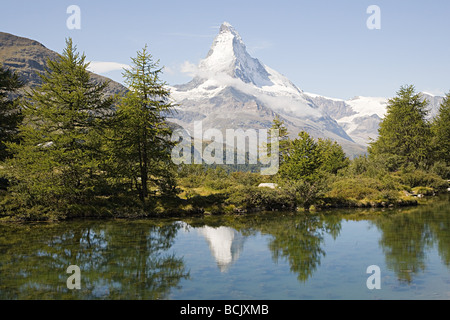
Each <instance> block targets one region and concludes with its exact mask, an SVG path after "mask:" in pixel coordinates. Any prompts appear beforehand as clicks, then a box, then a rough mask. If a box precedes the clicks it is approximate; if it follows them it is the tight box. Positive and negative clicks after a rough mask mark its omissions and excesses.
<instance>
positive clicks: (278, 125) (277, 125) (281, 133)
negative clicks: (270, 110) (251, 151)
mask: <svg viewBox="0 0 450 320" xmlns="http://www.w3.org/2000/svg"><path fill="white" fill-rule="evenodd" d="M270 129H274V130H278V152H279V161H280V164H282V163H283V162H284V160H285V158H286V157H287V156H288V154H289V146H290V143H291V142H290V139H289V132H288V130H287V128H286V125H285V124H284V121H282V120H280V117H279V116H276V117H275V119H273V123H272V127H271V128H270ZM269 132H270V131H269ZM269 141H271V140H270V137H269ZM268 147H269V148H270V143H269V144H268Z"/></svg>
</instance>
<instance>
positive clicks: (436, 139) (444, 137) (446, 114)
mask: <svg viewBox="0 0 450 320" xmlns="http://www.w3.org/2000/svg"><path fill="white" fill-rule="evenodd" d="M432 129H433V130H432V131H433V147H434V149H435V155H436V157H435V161H443V162H445V163H446V165H447V166H450V92H449V93H447V95H446V97H445V98H444V100H443V101H442V103H441V105H440V106H439V112H438V115H437V116H436V118H435V119H434V121H433V124H432Z"/></svg>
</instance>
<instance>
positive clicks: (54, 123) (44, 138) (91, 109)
mask: <svg viewBox="0 0 450 320" xmlns="http://www.w3.org/2000/svg"><path fill="white" fill-rule="evenodd" d="M88 66H89V63H87V62H86V57H85V55H84V54H83V55H80V54H79V53H78V52H77V50H76V47H75V46H74V45H73V43H72V39H68V40H66V48H65V49H64V51H63V53H62V55H60V56H59V58H58V59H56V60H54V61H52V60H48V61H47V67H46V70H45V72H44V73H43V74H39V75H40V78H41V85H39V86H38V87H36V88H34V89H32V90H31V91H30V92H28V93H27V94H26V99H25V103H24V109H23V114H24V121H23V123H22V125H21V126H20V128H19V129H20V138H21V140H22V141H21V143H20V144H10V145H9V149H10V150H11V151H12V152H13V153H14V158H13V159H12V160H11V161H9V162H8V163H7V165H8V170H9V172H10V176H11V178H12V179H13V180H14V181H15V185H14V190H13V193H14V194H17V195H21V201H22V205H24V206H31V207H33V206H38V205H44V206H45V207H53V208H56V210H63V211H64V210H66V209H67V208H68V205H70V204H74V203H82V202H83V200H85V199H86V197H89V196H91V195H92V194H93V192H94V191H95V188H96V187H97V186H98V183H99V181H100V180H101V179H102V178H101V176H102V172H101V170H100V169H99V164H100V163H101V161H102V155H101V152H100V151H101V136H102V131H103V130H104V129H105V127H106V126H107V123H108V121H109V118H110V116H111V115H112V106H113V102H114V99H113V98H112V97H106V95H105V93H106V92H105V90H106V88H107V86H108V82H104V83H98V82H96V81H94V80H93V79H92V78H91V75H90V73H89V71H88V70H87V68H88Z"/></svg>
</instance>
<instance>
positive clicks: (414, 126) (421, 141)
mask: <svg viewBox="0 0 450 320" xmlns="http://www.w3.org/2000/svg"><path fill="white" fill-rule="evenodd" d="M427 105H428V103H427V101H425V100H423V98H422V95H421V94H420V93H415V88H414V86H403V87H401V88H400V90H399V91H398V92H397V96H396V97H394V98H392V99H390V100H389V101H388V105H387V113H386V116H385V117H384V119H383V120H382V122H381V123H380V128H379V130H378V132H379V136H378V139H377V140H376V141H375V142H372V143H371V144H370V146H369V154H370V156H372V157H376V156H381V157H383V158H385V159H386V161H387V162H389V161H391V160H392V159H394V162H395V163H394V165H393V166H392V168H391V169H394V170H395V169H397V168H398V167H399V166H401V165H407V164H410V163H411V164H413V165H415V166H416V167H419V166H421V165H422V166H423V165H424V164H427V161H428V159H427V158H428V156H429V151H430V148H429V146H430V138H431V135H430V125H429V124H428V122H427V121H426V119H425V117H426V115H427V114H428V110H427Z"/></svg>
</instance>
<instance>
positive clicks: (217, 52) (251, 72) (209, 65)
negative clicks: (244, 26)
mask: <svg viewBox="0 0 450 320" xmlns="http://www.w3.org/2000/svg"><path fill="white" fill-rule="evenodd" d="M199 70H200V73H201V74H207V75H208V78H210V77H213V76H214V75H220V74H227V75H229V76H231V77H233V78H238V79H240V80H242V81H243V82H245V83H252V84H254V85H256V86H258V87H262V86H268V85H272V82H271V81H270V79H269V73H268V72H267V70H266V69H265V68H264V66H263V65H262V64H261V63H260V62H259V61H258V59H255V58H252V57H251V56H250V54H249V53H248V52H247V48H246V46H245V44H244V42H243V41H242V38H241V36H240V35H239V33H238V32H237V31H236V30H235V29H234V28H233V26H232V25H231V24H229V23H228V22H224V23H223V24H222V26H221V27H220V30H219V34H218V35H217V36H216V38H215V39H214V42H213V44H212V46H211V49H210V50H209V53H208V55H207V56H206V58H205V59H203V60H202V61H201V62H200V65H199Z"/></svg>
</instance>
